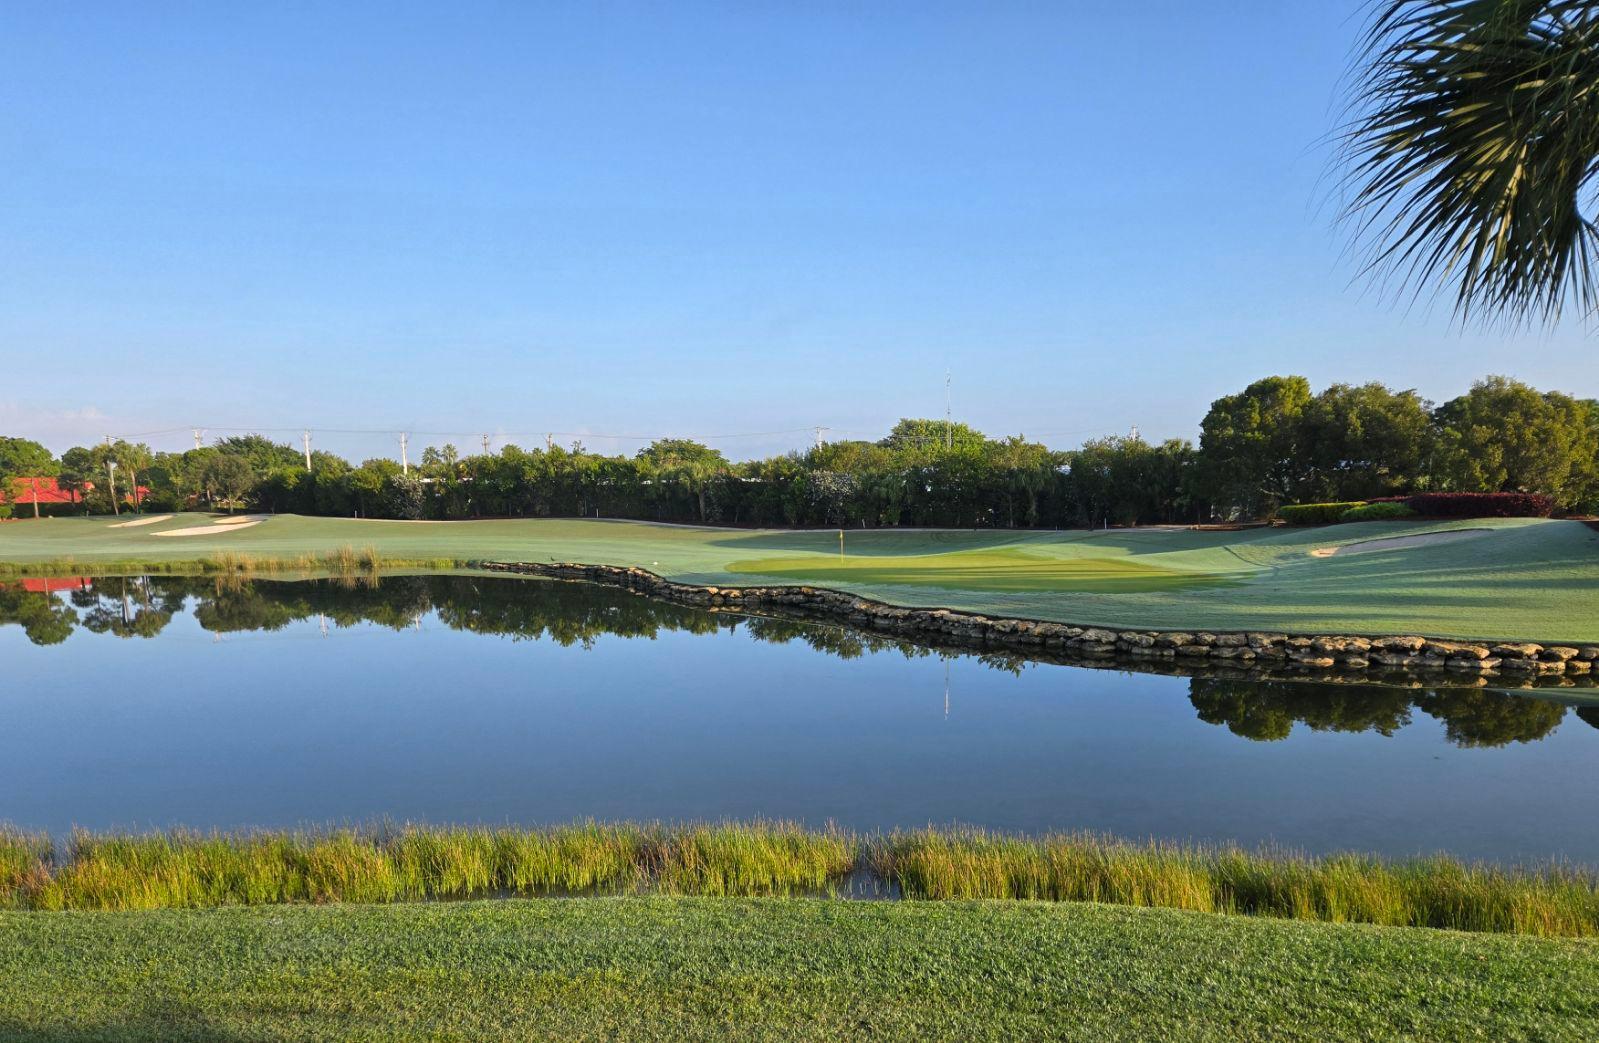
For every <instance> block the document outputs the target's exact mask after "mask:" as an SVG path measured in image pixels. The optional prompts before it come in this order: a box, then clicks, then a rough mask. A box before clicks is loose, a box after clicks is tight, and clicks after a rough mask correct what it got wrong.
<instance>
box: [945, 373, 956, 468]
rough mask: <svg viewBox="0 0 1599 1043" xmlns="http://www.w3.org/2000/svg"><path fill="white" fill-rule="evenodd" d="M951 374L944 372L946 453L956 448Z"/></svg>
mask: <svg viewBox="0 0 1599 1043" xmlns="http://www.w3.org/2000/svg"><path fill="white" fill-rule="evenodd" d="M949 385H950V372H949V370H947V369H946V370H945V371H944V451H945V452H946V453H947V452H949V451H950V450H951V449H953V448H955V413H954V410H953V408H952V406H951V399H950V391H949Z"/></svg>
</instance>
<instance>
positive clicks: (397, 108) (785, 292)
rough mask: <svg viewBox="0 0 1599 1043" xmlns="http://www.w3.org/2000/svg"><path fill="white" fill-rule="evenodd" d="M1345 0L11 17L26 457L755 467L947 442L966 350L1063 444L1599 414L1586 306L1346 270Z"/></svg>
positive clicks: (14, 306)
mask: <svg viewBox="0 0 1599 1043" xmlns="http://www.w3.org/2000/svg"><path fill="white" fill-rule="evenodd" d="M1362 10H1363V8H1362V6H1361V4H1360V2H1359V0H1258V2H1236V3H1233V2H1223V0H1207V2H1203V3H1194V2H1192V0H1165V2H1159V0H1157V2H1146V3H1138V4H1128V3H1123V2H1113V0H1105V2H1069V0H1063V2H1057V3H1043V2H1039V3H1025V4H1024V3H1005V2H995V3H976V2H972V3H967V4H960V5H948V4H942V3H931V2H925V0H923V2H916V3H907V4H903V5H901V4H893V3H886V2H883V3H879V2H873V3H830V2H805V3H801V2H799V0H792V2H788V3H767V2H749V3H742V2H741V3H734V2H726V3H717V4H703V5H698V4H691V3H686V2H683V3H651V4H639V5H627V4H612V3H571V4H536V3H531V2H519V3H505V4H472V3H458V2H452V3H433V4H414V5H412V4H403V3H382V4H376V3H374V4H359V3H341V4H303V5H302V4H292V3H271V4H214V3H199V2H197V3H192V4H174V5H167V4H158V3H118V4H112V3H98V4H97V3H79V4H57V3H44V2H24V0H12V2H8V3H4V4H0V360H3V366H0V433H10V434H17V435H27V436H31V437H36V438H40V439H42V440H44V441H46V442H47V443H48V444H50V445H51V446H52V447H53V448H55V449H57V450H59V449H63V448H65V447H67V446H69V445H71V444H74V443H77V442H85V441H92V440H96V439H98V438H100V437H102V436H104V435H105V434H117V435H131V434H139V433H143V432H150V431H155V430H158V429H164V428H180V427H181V428H187V427H188V426H190V425H197V424H198V425H205V426H207V427H208V429H212V430H209V431H208V434H207V437H208V438H209V437H215V435H216V434H217V433H219V432H218V431H217V430H216V429H220V428H226V427H244V428H266V429H271V428H285V429H295V430H298V429H299V428H300V427H302V426H310V427H313V428H321V429H330V430H328V431H327V433H319V434H318V435H317V436H316V438H317V442H316V444H317V446H318V447H321V448H327V449H332V450H335V451H339V452H342V453H345V454H347V455H351V456H354V457H355V458H357V459H360V458H363V457H367V456H376V455H380V454H387V455H394V454H395V453H397V451H398V450H397V446H395V445H394V444H393V442H392V440H391V439H390V438H389V436H387V435H375V434H374V435H358V434H336V433H333V432H332V430H331V429H340V430H363V429H374V430H382V431H388V430H393V431H396V432H397V431H399V430H402V429H410V430H413V431H426V432H454V431H458V432H462V437H459V438H456V439H455V441H457V442H458V443H460V444H461V445H462V447H463V448H469V449H476V448H477V445H478V442H477V439H476V438H475V437H472V434H469V433H476V432H490V433H495V432H502V433H512V432H515V433H529V432H545V431H555V432H563V434H561V435H558V438H559V440H561V441H563V442H569V441H571V438H572V436H571V435H570V434H565V433H567V432H589V434H587V435H585V436H584V441H585V443H586V444H588V445H589V446H591V447H593V448H597V449H604V450H607V451H628V452H631V451H632V450H634V449H636V448H637V446H638V443H637V442H636V441H626V440H620V441H619V440H614V439H610V438H605V437H601V435H609V434H628V435H657V434H669V433H670V434H683V435H689V436H701V437H705V438H707V439H708V440H710V441H712V442H713V443H714V444H717V445H719V446H720V447H721V448H723V449H724V450H726V451H727V452H728V453H729V454H730V455H733V456H738V457H743V456H748V455H753V454H763V453H768V452H773V451H778V450H783V449H788V448H792V447H796V446H799V445H802V444H804V443H805V441H806V440H807V439H808V438H809V437H810V436H809V435H808V434H806V433H803V432H799V431H796V430H795V429H801V428H808V427H810V426H812V425H826V426H827V427H829V428H831V429H832V436H833V437H877V436H879V435H880V434H881V433H882V432H883V431H884V430H886V428H887V427H888V426H889V425H891V424H892V423H893V421H894V420H895V419H896V418H898V417H900V416H906V415H942V413H943V409H944V375H945V371H946V369H947V370H948V371H949V372H950V373H951V374H952V377H953V400H954V408H955V413H956V415H957V417H958V418H961V419H965V420H967V421H969V422H972V423H974V424H976V425H977V426H979V427H981V428H983V429H984V430H987V431H989V432H991V433H1014V432H1024V433H1026V434H1028V435H1030V436H1035V437H1040V438H1042V439H1043V440H1045V441H1047V442H1049V443H1051V444H1053V445H1057V446H1069V445H1073V444H1076V443H1077V442H1079V441H1081V440H1082V438H1084V437H1087V436H1090V435H1096V434H1102V433H1124V432H1126V431H1127V430H1128V428H1129V427H1131V426H1132V425H1134V424H1136V425H1138V427H1139V428H1140V429H1141V431H1142V432H1143V433H1144V434H1145V435H1146V436H1149V437H1166V436H1172V435H1183V436H1193V435H1195V433H1196V431H1197V424H1198V421H1199V418H1200V417H1201V415H1202V414H1203V413H1204V410H1205V408H1206V406H1207V405H1208V403H1209V402H1210V401H1211V400H1212V399H1214V398H1215V397H1217V396H1218V395H1221V394H1224V393H1227V392H1229V391H1233V390H1236V389H1238V388H1240V387H1242V386H1243V385H1244V384H1246V383H1248V382H1249V381H1250V380H1253V379H1255V378H1258V377H1261V376H1264V375H1267V374H1271V373H1279V372H1296V373H1302V374H1304V375H1306V376H1308V377H1309V378H1310V379H1311V380H1312V382H1313V383H1314V384H1316V385H1317V386H1318V387H1319V386H1321V385H1324V384H1326V383H1331V382H1335V381H1347V382H1362V381H1366V380H1382V381H1385V382H1387V383H1389V384H1392V385H1395V386H1399V387H1415V388H1417V389H1419V390H1420V391H1421V392H1422V393H1423V394H1424V395H1426V396H1428V397H1430V398H1433V399H1435V400H1442V399H1445V398H1448V397H1450V396H1452V395H1455V394H1458V393H1459V392H1460V391H1462V390H1464V389H1465V388H1466V387H1467V386H1468V385H1469V384H1470V383H1471V381H1472V380H1473V379H1475V378H1477V377H1480V376H1482V375H1485V374H1488V373H1508V374H1511V375H1514V376H1518V377H1520V378H1522V379H1525V380H1528V381H1530V382H1532V383H1534V384H1537V385H1539V386H1540V387H1548V388H1561V389H1563V390H1567V391H1571V392H1573V393H1577V394H1581V395H1584V396H1590V395H1595V394H1599V362H1596V361H1595V352H1594V350H1593V346H1592V343H1591V342H1590V341H1589V340H1588V339H1586V336H1585V330H1584V329H1583V327H1582V325H1581V323H1580V322H1579V321H1577V320H1570V319H1568V320H1566V321H1565V322H1564V323H1563V324H1562V325H1561V326H1560V327H1558V328H1556V329H1554V330H1550V331H1540V332H1535V333H1527V332H1505V331H1489V332H1484V331H1479V330H1467V331H1464V332H1462V331H1460V330H1459V329H1457V328H1455V327H1454V326H1452V324H1451V321H1450V315H1449V313H1448V309H1447V307H1446V306H1442V305H1438V306H1433V307H1431V308H1427V307H1410V306H1407V305H1405V304H1403V303H1401V304H1394V303H1393V302H1391V301H1386V300H1383V299H1381V298H1379V297H1377V296H1375V295H1373V294H1372V293H1371V292H1370V290H1369V289H1368V288H1367V287H1366V286H1365V285H1364V284H1362V283H1361V282H1359V281H1358V279H1357V278H1356V276H1357V272H1356V271H1355V268H1354V266H1353V264H1352V263H1351V262H1350V261H1349V260H1348V258H1347V257H1346V256H1345V253H1344V250H1343V243H1342V240H1341V238H1340V237H1339V235H1338V232H1337V229H1336V228H1335V227H1334V224H1333V214H1332V213H1331V208H1330V207H1329V206H1328V205H1327V200H1328V186H1327V181H1326V174H1327V169H1328V162H1329V149H1328V147H1327V144H1326V141H1327V138H1328V136H1329V134H1330V132H1331V131H1332V130H1333V128H1334V127H1335V126H1336V125H1337V122H1338V119H1339V111H1340V100H1339V93H1338V91H1339V84H1340V80H1341V78H1342V77H1343V76H1344V75H1345V73H1346V70H1347V68H1348V63H1349V60H1350V57H1351V51H1352V47H1353V45H1354V41H1355V39H1356V37H1357V35H1358V33H1359V31H1360V28H1361V11H1362ZM764 432H781V433H777V434H762V433H764ZM723 435H741V436H744V437H738V438H723V437H712V436H723ZM281 437H283V438H284V439H285V440H288V439H289V438H290V435H289V433H288V432H287V431H285V432H284V433H283V434H282V436H281ZM143 440H144V441H148V442H150V443H151V444H152V445H154V446H155V447H157V448H182V447H183V446H185V445H187V444H190V442H189V438H188V436H187V435H186V434H177V433H173V434H156V435H149V436H147V437H145V438H144V439H143ZM516 440H517V441H519V442H521V443H522V444H532V443H534V442H535V441H538V440H540V439H538V438H536V437H532V436H530V435H528V434H518V436H517V439H516ZM430 441H431V442H440V441H443V439H441V438H438V437H430V436H420V435H419V436H418V437H417V438H416V440H415V443H414V444H417V445H420V444H425V443H427V442H430ZM498 444H499V442H496V445H498Z"/></svg>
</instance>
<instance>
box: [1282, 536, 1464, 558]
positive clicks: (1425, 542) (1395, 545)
mask: <svg viewBox="0 0 1599 1043" xmlns="http://www.w3.org/2000/svg"><path fill="white" fill-rule="evenodd" d="M1487 531H1488V530H1487V529H1449V530H1448V531H1446V532H1419V533H1417V534H1416V535H1414V536H1389V537H1387V538H1386V539H1381V540H1361V541H1360V542H1359V543H1346V544H1344V545H1343V546H1342V547H1317V548H1316V549H1315V550H1313V551H1311V552H1310V556H1311V557H1313V558H1330V557H1332V556H1333V555H1334V554H1338V555H1343V554H1374V553H1376V552H1377V551H1384V550H1408V549H1409V548H1411V547H1427V546H1431V545H1433V544H1438V543H1458V542H1460V541H1461V540H1469V539H1470V538H1471V537H1473V536H1476V535H1477V534H1478V533H1483V532H1487Z"/></svg>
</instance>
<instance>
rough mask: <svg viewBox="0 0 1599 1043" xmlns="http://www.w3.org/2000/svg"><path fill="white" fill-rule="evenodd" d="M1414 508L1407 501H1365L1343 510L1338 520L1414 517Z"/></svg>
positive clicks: (1355, 520)
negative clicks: (1357, 505)
mask: <svg viewBox="0 0 1599 1043" xmlns="http://www.w3.org/2000/svg"><path fill="white" fill-rule="evenodd" d="M1415 516H1416V510H1415V508H1413V507H1411V506H1410V505H1409V504H1407V503H1367V504H1362V505H1361V506H1359V507H1351V508H1349V510H1347V511H1345V512H1344V513H1343V515H1342V516H1341V517H1339V519H1338V520H1339V521H1341V522H1362V521H1394V520H1396V519H1398V518H1414V517H1415Z"/></svg>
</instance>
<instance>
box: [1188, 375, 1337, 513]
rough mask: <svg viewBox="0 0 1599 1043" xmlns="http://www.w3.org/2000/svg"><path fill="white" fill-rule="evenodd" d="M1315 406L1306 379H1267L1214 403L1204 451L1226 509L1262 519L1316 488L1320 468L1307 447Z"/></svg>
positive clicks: (1203, 434)
mask: <svg viewBox="0 0 1599 1043" xmlns="http://www.w3.org/2000/svg"><path fill="white" fill-rule="evenodd" d="M1310 408H1311V394H1310V382H1309V381H1307V380H1306V379H1305V378H1304V377H1267V378H1266V379H1264V380H1257V381H1255V382H1254V383H1253V384H1251V385H1249V386H1248V387H1247V388H1245V389H1244V390H1243V391H1241V392H1239V393H1238V394H1236V395H1227V396H1225V397H1223V398H1219V399H1217V400H1216V401H1215V402H1213V403H1211V406H1210V411H1209V412H1208V413H1206V414H1205V418H1204V420H1203V421H1201V422H1200V440H1199V452H1200V458H1201V462H1202V466H1203V467H1204V469H1205V472H1206V474H1207V481H1208V483H1209V486H1210V489H1211V491H1212V494H1213V496H1214V497H1215V498H1216V499H1217V500H1218V501H1219V502H1220V503H1221V504H1222V505H1223V506H1225V507H1229V508H1232V509H1236V510H1238V511H1241V512H1243V513H1244V514H1247V515H1256V516H1259V515H1263V514H1267V513H1269V512H1270V511H1272V510H1274V509H1276V507H1277V506H1278V505H1280V504H1283V503H1288V502H1292V501H1295V500H1297V499H1299V498H1300V497H1301V496H1302V495H1303V493H1304V492H1305V491H1306V490H1307V489H1308V488H1310V487H1312V486H1313V484H1314V477H1315V467H1314V464H1313V462H1312V461H1311V459H1310V456H1309V454H1308V453H1307V452H1306V451H1305V448H1306V447H1305V445H1304V434H1305V426H1304V418H1305V413H1306V411H1307V410H1308V409H1310Z"/></svg>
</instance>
